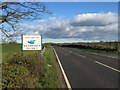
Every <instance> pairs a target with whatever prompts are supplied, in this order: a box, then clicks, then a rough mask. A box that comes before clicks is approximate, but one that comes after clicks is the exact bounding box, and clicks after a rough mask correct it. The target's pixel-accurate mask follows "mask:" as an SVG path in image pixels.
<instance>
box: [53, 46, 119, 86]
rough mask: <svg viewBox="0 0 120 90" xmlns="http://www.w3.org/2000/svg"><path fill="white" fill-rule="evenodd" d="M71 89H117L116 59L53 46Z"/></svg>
mask: <svg viewBox="0 0 120 90" xmlns="http://www.w3.org/2000/svg"><path fill="white" fill-rule="evenodd" d="M54 49H55V51H56V53H57V55H58V57H59V59H60V62H61V64H62V66H63V69H64V71H65V73H66V76H67V77H68V80H69V82H70V85H71V87H72V88H118V84H119V83H118V74H119V73H120V70H118V59H115V58H110V57H105V56H101V55H97V54H93V53H88V52H82V51H80V50H78V49H74V48H65V47H58V46H54Z"/></svg>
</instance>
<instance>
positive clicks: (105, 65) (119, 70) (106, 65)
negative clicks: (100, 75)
mask: <svg viewBox="0 0 120 90" xmlns="http://www.w3.org/2000/svg"><path fill="white" fill-rule="evenodd" d="M95 63H97V64H100V65H102V66H104V67H107V68H109V69H112V70H114V71H116V72H120V70H117V69H115V68H113V67H110V66H108V65H106V64H103V63H101V62H98V61H95Z"/></svg>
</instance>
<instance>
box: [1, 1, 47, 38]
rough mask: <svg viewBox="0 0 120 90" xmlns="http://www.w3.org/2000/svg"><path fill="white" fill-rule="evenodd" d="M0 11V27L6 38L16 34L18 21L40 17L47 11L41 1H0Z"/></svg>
mask: <svg viewBox="0 0 120 90" xmlns="http://www.w3.org/2000/svg"><path fill="white" fill-rule="evenodd" d="M0 12H2V15H0V25H1V26H2V27H1V28H0V29H1V31H2V33H3V34H4V35H5V36H6V37H7V38H11V37H13V36H16V35H17V34H16V31H17V30H18V27H17V24H18V23H19V22H21V21H23V20H36V19H41V16H42V15H43V14H44V13H49V12H48V11H47V7H46V5H45V4H44V3H42V2H2V3H1V4H0Z"/></svg>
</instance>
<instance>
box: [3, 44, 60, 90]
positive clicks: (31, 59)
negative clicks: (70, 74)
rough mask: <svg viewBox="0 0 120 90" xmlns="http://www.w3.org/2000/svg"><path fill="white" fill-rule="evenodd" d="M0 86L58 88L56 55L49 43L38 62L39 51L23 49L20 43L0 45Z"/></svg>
mask: <svg viewBox="0 0 120 90" xmlns="http://www.w3.org/2000/svg"><path fill="white" fill-rule="evenodd" d="M2 65H3V66H2V88H3V89H4V88H58V87H59V80H58V72H57V70H56V65H57V62H56V57H55V55H54V52H53V49H52V47H51V46H50V45H48V47H47V48H46V49H45V52H44V54H43V58H42V64H41V63H40V51H24V57H22V55H21V45H20V44H3V45H2Z"/></svg>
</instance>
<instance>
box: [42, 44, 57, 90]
mask: <svg viewBox="0 0 120 90" xmlns="http://www.w3.org/2000/svg"><path fill="white" fill-rule="evenodd" d="M43 72H44V76H45V77H44V78H43V83H44V85H43V86H44V87H45V88H58V86H59V82H58V75H57V69H56V57H55V55H54V52H53V49H52V47H50V46H49V47H48V48H46V50H45V53H44V56H43Z"/></svg>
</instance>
